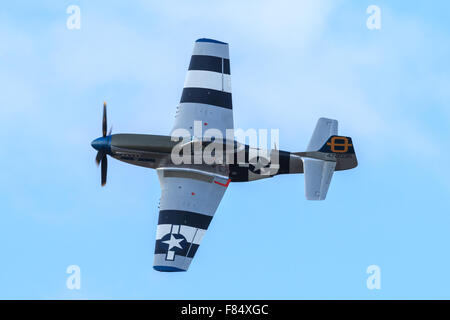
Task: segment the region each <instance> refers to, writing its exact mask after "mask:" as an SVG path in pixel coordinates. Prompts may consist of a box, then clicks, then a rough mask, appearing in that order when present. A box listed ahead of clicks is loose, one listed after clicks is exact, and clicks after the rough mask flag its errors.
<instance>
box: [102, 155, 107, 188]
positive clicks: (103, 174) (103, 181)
mask: <svg viewBox="0 0 450 320" xmlns="http://www.w3.org/2000/svg"><path fill="white" fill-rule="evenodd" d="M101 163H102V187H103V186H104V185H105V184H106V173H107V171H108V159H107V158H106V154H105V155H104V156H103V158H102V161H101Z"/></svg>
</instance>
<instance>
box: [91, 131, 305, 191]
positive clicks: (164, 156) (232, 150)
mask: <svg viewBox="0 0 450 320" xmlns="http://www.w3.org/2000/svg"><path fill="white" fill-rule="evenodd" d="M196 143H199V144H197V145H196ZM211 143H212V142H211V141H203V142H198V141H196V140H195V139H193V138H192V137H184V138H182V137H180V138H179V139H178V140H177V139H174V138H173V137H172V136H162V135H149V134H113V135H109V136H106V137H101V138H98V139H96V140H94V141H93V142H92V146H93V147H94V148H95V149H97V150H101V149H102V150H104V151H105V152H106V153H107V154H108V155H110V156H111V157H113V158H115V159H117V160H120V161H123V162H126V163H129V164H133V165H137V166H141V167H146V168H152V169H158V168H164V167H184V168H192V169H198V170H202V171H208V172H212V173H217V174H220V175H222V176H227V177H229V179H230V180H231V181H232V182H244V181H252V180H258V179H263V178H270V177H273V176H275V175H278V174H287V173H303V162H302V160H301V157H299V156H297V155H295V154H293V153H290V152H286V151H281V150H270V151H268V150H262V149H258V148H253V147H250V146H248V145H244V144H241V143H239V142H237V141H231V142H230V141H220V142H218V141H214V143H215V145H214V146H215V147H216V148H215V149H216V150H215V151H213V154H214V156H216V158H215V161H213V163H211V161H208V160H207V157H206V156H205V154H206V151H207V150H211ZM208 145H210V146H209V148H208ZM218 151H222V152H221V154H219V152H218ZM198 152H200V156H198V154H199V153H198ZM194 154H196V155H197V156H194ZM208 154H210V153H208ZM263 154H264V155H266V156H261V155H263ZM175 156H179V157H181V156H185V158H184V159H185V160H186V159H187V160H188V161H184V162H182V163H179V161H175V160H177V159H176V158H175Z"/></svg>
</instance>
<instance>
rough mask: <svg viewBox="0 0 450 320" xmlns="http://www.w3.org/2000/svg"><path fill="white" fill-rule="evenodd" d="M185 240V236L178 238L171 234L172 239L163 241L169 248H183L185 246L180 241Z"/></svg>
mask: <svg viewBox="0 0 450 320" xmlns="http://www.w3.org/2000/svg"><path fill="white" fill-rule="evenodd" d="M183 240H184V239H183V238H180V239H177V238H175V237H174V236H173V234H171V235H170V240H166V241H163V243H165V244H168V245H169V250H171V249H172V248H173V247H177V248H180V249H183V247H182V246H181V245H180V242H181V241H183Z"/></svg>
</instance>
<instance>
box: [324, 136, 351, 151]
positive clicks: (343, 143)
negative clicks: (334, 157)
mask: <svg viewBox="0 0 450 320" xmlns="http://www.w3.org/2000/svg"><path fill="white" fill-rule="evenodd" d="M336 140H337V141H336ZM327 145H329V146H330V147H331V151H332V152H336V153H345V152H347V151H348V147H351V146H353V145H352V144H351V143H348V138H347V137H332V138H331V142H327ZM336 147H343V149H336Z"/></svg>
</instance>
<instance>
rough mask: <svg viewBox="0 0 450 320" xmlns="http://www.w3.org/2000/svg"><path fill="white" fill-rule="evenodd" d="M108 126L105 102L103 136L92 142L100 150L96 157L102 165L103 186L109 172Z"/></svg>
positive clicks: (104, 104)
mask: <svg viewBox="0 0 450 320" xmlns="http://www.w3.org/2000/svg"><path fill="white" fill-rule="evenodd" d="M107 127H108V122H107V118H106V102H103V119H102V138H98V139H96V140H94V141H93V142H92V146H93V147H94V148H95V149H96V150H98V152H97V156H96V157H95V162H96V163H97V166H98V165H101V183H102V187H103V186H104V185H105V184H106V176H107V172H108V158H107V157H106V155H107V151H106V150H107V143H105V139H104V138H106V130H107ZM111 132H112V127H111V129H110V130H109V134H108V135H111Z"/></svg>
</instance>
